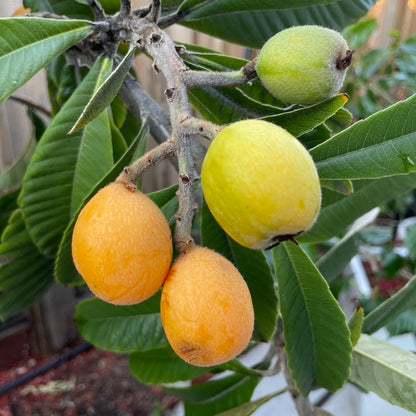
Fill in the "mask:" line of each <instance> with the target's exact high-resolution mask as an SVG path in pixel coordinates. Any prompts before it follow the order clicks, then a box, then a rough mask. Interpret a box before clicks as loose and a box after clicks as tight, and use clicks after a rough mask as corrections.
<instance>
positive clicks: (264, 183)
mask: <svg viewBox="0 0 416 416" xmlns="http://www.w3.org/2000/svg"><path fill="white" fill-rule="evenodd" d="M201 181H202V189H203V192H204V197H205V200H206V202H207V205H208V207H209V209H210V211H211V212H212V215H213V216H214V217H215V219H216V220H217V222H218V223H219V224H220V226H221V227H222V228H223V229H224V230H225V232H226V233H227V234H228V235H229V236H230V237H232V238H233V239H234V240H235V241H237V242H238V243H239V244H241V245H243V246H245V247H249V248H253V249H261V248H268V247H271V246H273V245H276V244H278V243H279V242H280V241H283V240H287V239H291V238H292V237H293V236H295V235H297V234H299V233H301V232H303V231H305V230H307V229H309V228H310V227H311V226H312V224H313V223H314V221H315V219H316V217H317V216H318V213H319V209H320V205H321V188H320V183H319V177H318V173H317V171H316V167H315V164H314V162H313V160H312V157H311V156H310V154H309V153H308V151H307V150H306V149H305V148H304V147H303V145H302V144H301V143H300V142H299V141H298V140H297V139H296V138H295V137H293V136H292V135H291V134H290V133H288V132H287V131H286V130H284V129H282V128H281V127H278V126H276V125H275V124H272V123H269V122H267V121H262V120H244V121H238V122H236V123H233V124H230V125H229V126H227V127H225V128H224V129H223V130H221V131H220V133H219V134H218V135H217V136H216V138H215V139H214V140H213V142H212V144H211V146H210V147H209V149H208V152H207V154H206V156H205V159H204V162H203V165H202V171H201Z"/></svg>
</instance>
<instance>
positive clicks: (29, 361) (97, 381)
mask: <svg viewBox="0 0 416 416" xmlns="http://www.w3.org/2000/svg"><path fill="white" fill-rule="evenodd" d="M80 343H81V341H80ZM71 348H74V346H71ZM71 348H67V349H65V350H64V351H62V352H61V354H65V353H67V352H69V351H70V350H71ZM59 357H60V354H57V355H56V356H53V357H50V358H48V359H47V360H37V359H36V358H35V357H34V356H28V357H26V358H25V359H21V360H20V361H18V362H15V363H14V364H13V366H11V367H10V368H6V369H2V370H1V369H0V389H1V388H2V387H3V386H5V385H7V384H9V383H11V382H14V381H15V380H17V379H19V378H21V377H24V376H25V375H27V374H30V373H31V372H33V371H34V370H36V369H38V368H40V367H42V366H44V365H46V364H48V363H51V362H53V361H55V360H57V359H58V358H59ZM177 402H178V399H177V398H175V397H172V396H168V395H166V394H164V392H163V390H162V389H161V388H160V387H153V386H145V385H143V384H140V383H139V382H138V381H137V380H136V379H135V378H134V377H133V376H132V375H131V373H130V370H129V362H128V356H126V355H120V354H115V353H109V352H104V351H101V350H98V349H96V348H90V349H89V350H87V351H84V352H82V353H81V354H79V355H77V356H76V357H75V358H73V359H71V360H69V361H66V362H64V363H61V364H60V365H59V366H58V367H56V368H54V369H51V370H50V371H48V372H47V373H45V374H43V375H40V376H38V377H36V378H35V379H34V380H32V381H30V382H27V383H25V384H23V385H21V386H19V387H16V388H14V389H11V390H9V391H8V392H6V393H4V394H2V395H0V416H55V415H56V416H82V415H99V416H148V415H152V416H156V415H162V414H164V411H165V410H167V409H171V408H173V407H174V406H175V404H177Z"/></svg>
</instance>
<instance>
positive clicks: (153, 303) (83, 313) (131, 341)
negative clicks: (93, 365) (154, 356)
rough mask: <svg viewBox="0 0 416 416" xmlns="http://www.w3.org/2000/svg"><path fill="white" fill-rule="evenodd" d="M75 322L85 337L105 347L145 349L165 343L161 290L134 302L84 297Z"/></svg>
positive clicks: (119, 350) (122, 350)
mask: <svg viewBox="0 0 416 416" xmlns="http://www.w3.org/2000/svg"><path fill="white" fill-rule="evenodd" d="M75 322H76V324H77V327H78V330H79V331H80V333H81V335H82V337H83V338H84V339H85V340H87V341H89V342H91V343H92V344H94V345H95V346H97V347H98V348H101V349H103V350H106V351H115V352H123V353H127V352H134V351H148V350H153V349H157V348H165V347H167V345H168V341H167V339H166V337H165V333H164V331H163V327H162V321H161V319H160V293H159V294H156V295H154V296H152V297H151V298H150V299H148V300H147V301H145V302H142V303H140V304H138V305H133V306H118V305H112V304H110V303H106V302H103V301H102V300H100V299H89V300H86V301H84V302H81V303H80V304H79V305H78V306H77V311H76V314H75Z"/></svg>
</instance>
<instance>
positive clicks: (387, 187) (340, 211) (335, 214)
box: [297, 173, 416, 243]
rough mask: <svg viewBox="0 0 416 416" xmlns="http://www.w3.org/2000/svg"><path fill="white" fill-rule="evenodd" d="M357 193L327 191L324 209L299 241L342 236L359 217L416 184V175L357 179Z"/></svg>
mask: <svg viewBox="0 0 416 416" xmlns="http://www.w3.org/2000/svg"><path fill="white" fill-rule="evenodd" d="M353 184H354V189H355V191H354V193H353V194H352V195H350V196H343V195H341V194H340V193H337V192H331V191H328V190H326V189H325V190H324V192H323V199H322V209H321V212H320V213H319V216H318V220H317V221H316V223H315V224H314V226H313V227H312V228H311V229H310V230H309V231H308V232H307V233H305V234H303V235H302V236H299V237H298V238H297V240H298V241H300V242H307V243H312V242H319V241H326V240H328V239H330V238H331V237H334V236H336V235H339V234H341V233H343V232H344V231H345V229H346V228H347V227H348V226H349V225H350V224H351V223H352V222H353V221H354V220H356V219H357V218H359V217H361V216H362V215H364V214H365V213H366V212H368V211H370V210H371V209H373V208H374V207H377V206H379V205H381V204H383V203H385V202H387V201H390V200H392V199H394V198H396V197H398V196H400V195H402V194H404V193H406V192H408V191H409V190H410V189H413V188H414V187H415V186H416V174H414V173H413V174H410V175H403V176H393V177H390V178H382V179H377V180H361V181H354V182H353Z"/></svg>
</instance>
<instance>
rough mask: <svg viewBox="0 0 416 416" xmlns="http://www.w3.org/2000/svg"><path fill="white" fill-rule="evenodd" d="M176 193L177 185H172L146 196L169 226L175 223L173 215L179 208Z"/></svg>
mask: <svg viewBox="0 0 416 416" xmlns="http://www.w3.org/2000/svg"><path fill="white" fill-rule="evenodd" d="M177 191H178V185H172V186H170V187H169V188H165V189H162V190H160V191H156V192H152V193H150V194H148V195H147V196H148V197H149V198H150V199H151V200H152V201H153V202H154V203H155V204H156V205H157V206H158V207H159V208H160V210H161V211H162V212H163V215H164V216H165V217H166V219H167V220H168V223H169V225H170V226H172V225H173V224H174V223H175V221H176V217H175V214H176V212H177V210H178V206H179V201H178V196H177Z"/></svg>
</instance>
